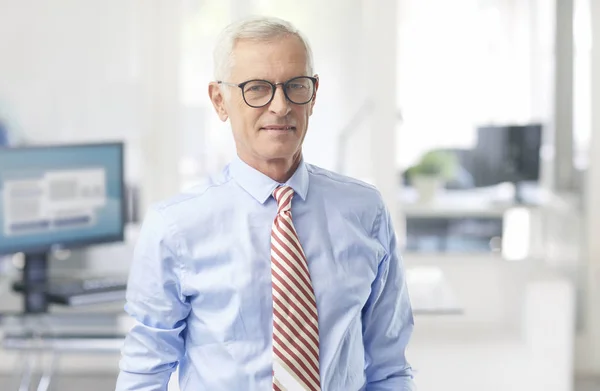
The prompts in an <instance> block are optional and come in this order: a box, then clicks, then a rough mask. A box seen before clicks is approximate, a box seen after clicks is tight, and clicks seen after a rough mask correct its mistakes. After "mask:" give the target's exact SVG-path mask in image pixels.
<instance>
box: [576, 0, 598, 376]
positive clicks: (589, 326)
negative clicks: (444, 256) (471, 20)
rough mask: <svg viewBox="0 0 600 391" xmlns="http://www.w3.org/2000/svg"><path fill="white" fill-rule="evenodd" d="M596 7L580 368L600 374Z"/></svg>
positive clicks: (595, 15)
mask: <svg viewBox="0 0 600 391" xmlns="http://www.w3.org/2000/svg"><path fill="white" fill-rule="evenodd" d="M590 6H591V10H592V19H591V20H592V42H593V46H592V59H591V60H592V65H591V72H592V86H591V94H592V95H591V98H592V105H591V107H592V110H591V115H592V118H591V123H592V140H591V143H590V146H589V155H590V156H589V159H590V160H589V169H588V172H587V175H586V196H585V206H584V208H585V209H584V210H585V219H586V225H585V228H586V237H585V241H584V242H585V246H586V247H585V250H586V251H585V259H584V262H587V265H585V266H586V268H585V269H586V272H587V273H586V275H587V297H586V299H587V300H586V303H585V305H586V309H587V313H588V316H587V322H586V325H585V326H586V327H585V331H584V332H583V333H582V335H580V336H579V338H578V349H577V352H578V354H577V367H578V369H579V370H580V371H581V372H587V373H594V374H596V375H600V305H599V303H600V240H598V235H599V232H600V205H599V204H598V199H600V154H599V153H598V151H600V2H598V1H595V0H592V1H590Z"/></svg>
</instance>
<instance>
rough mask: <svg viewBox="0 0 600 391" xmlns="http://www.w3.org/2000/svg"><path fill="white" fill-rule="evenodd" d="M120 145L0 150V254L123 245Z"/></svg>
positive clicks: (106, 144) (122, 191)
mask: <svg viewBox="0 0 600 391" xmlns="http://www.w3.org/2000/svg"><path fill="white" fill-rule="evenodd" d="M123 187H124V186H123V144H122V143H103V144H85V145H60V146H44V147H19V148H0V254H11V253H16V252H25V253H41V252H46V251H48V250H50V249H53V248H69V247H77V246H81V245H86V244H94V243H103V242H112V241H121V240H123V230H124V219H125V213H124V202H123V200H124V189H123Z"/></svg>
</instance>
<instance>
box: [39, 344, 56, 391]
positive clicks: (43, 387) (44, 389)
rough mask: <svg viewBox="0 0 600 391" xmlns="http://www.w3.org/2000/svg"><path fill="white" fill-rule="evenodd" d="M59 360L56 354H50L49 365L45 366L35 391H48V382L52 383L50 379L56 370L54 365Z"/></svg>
mask: <svg viewBox="0 0 600 391" xmlns="http://www.w3.org/2000/svg"><path fill="white" fill-rule="evenodd" d="M59 360H60V355H59V354H58V353H56V352H52V354H51V356H50V363H49V365H47V366H45V368H44V373H43V374H42V377H41V378H40V381H39V383H38V387H37V391H48V390H49V388H50V382H51V381H52V377H53V376H54V371H55V370H56V365H57V364H58V361H59Z"/></svg>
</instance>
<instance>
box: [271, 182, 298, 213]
mask: <svg viewBox="0 0 600 391" xmlns="http://www.w3.org/2000/svg"><path fill="white" fill-rule="evenodd" d="M293 196H294V189H292V188H291V187H289V186H279V187H278V188H276V189H275V190H273V198H275V200H276V201H277V211H278V212H279V213H281V212H287V211H289V210H290V209H292V197H293Z"/></svg>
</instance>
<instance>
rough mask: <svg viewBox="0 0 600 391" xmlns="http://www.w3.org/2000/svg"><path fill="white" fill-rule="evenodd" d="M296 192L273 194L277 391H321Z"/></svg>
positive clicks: (314, 311) (285, 189) (314, 310)
mask: <svg viewBox="0 0 600 391" xmlns="http://www.w3.org/2000/svg"><path fill="white" fill-rule="evenodd" d="M293 196H294V190H293V189H292V188H291V187H289V186H280V187H278V188H277V189H275V190H274V191H273V197H274V198H275V199H276V200H277V216H276V217H275V221H274V222H273V230H272V231H271V274H272V281H273V390H275V391H296V390H310V391H320V390H321V386H320V377H319V327H318V323H317V319H318V318H317V303H316V300H315V294H314V291H313V288H312V284H311V280H310V273H309V271H308V265H307V263H306V257H305V255H304V251H303V250H302V247H301V246H300V241H299V240H298V235H297V234H296V229H295V228H294V224H293V223H292V210H291V209H292V197H293Z"/></svg>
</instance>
